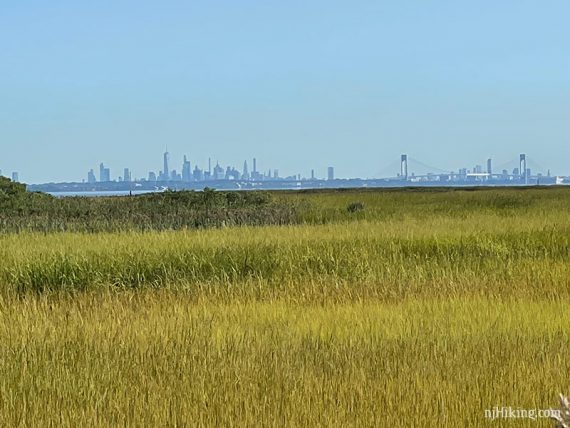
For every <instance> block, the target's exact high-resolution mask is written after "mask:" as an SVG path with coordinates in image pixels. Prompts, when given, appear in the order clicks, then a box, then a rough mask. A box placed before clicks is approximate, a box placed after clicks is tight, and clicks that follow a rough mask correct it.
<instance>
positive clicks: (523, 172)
mask: <svg viewBox="0 0 570 428" xmlns="http://www.w3.org/2000/svg"><path fill="white" fill-rule="evenodd" d="M166 150H167V151H165V152H164V153H163V154H162V169H159V170H157V169H152V170H149V171H147V172H146V173H136V169H132V167H131V166H124V167H123V168H121V169H119V170H118V172H116V173H113V172H112V168H110V167H109V166H108V165H107V164H105V162H100V163H99V167H98V170H96V169H95V168H91V169H89V171H87V174H86V177H83V178H81V179H76V180H71V181H68V182H61V183H87V184H95V183H111V182H119V183H120V182H139V183H152V182H155V183H163V184H167V183H174V182H183V183H190V182H208V181H224V180H225V181H251V182H255V181H258V182H261V181H275V180H284V181H301V180H303V181H319V180H327V181H333V180H337V179H343V180H388V179H390V180H402V179H403V180H404V181H411V182H413V181H417V182H419V181H440V180H441V181H449V182H450V183H451V182H453V181H465V180H467V179H478V180H482V179H485V180H490V179H494V180H495V181H504V182H505V184H509V183H511V184H520V180H518V179H520V178H524V180H525V183H526V182H527V181H528V180H527V179H529V178H533V179H536V178H541V177H544V178H551V177H559V178H560V179H566V178H567V177H566V176H565V175H561V174H552V173H551V170H550V168H547V167H544V166H542V165H540V164H538V163H537V162H536V161H535V160H534V159H533V158H532V157H528V156H527V155H526V154H520V155H518V158H513V159H511V160H510V161H508V162H503V163H499V164H495V160H494V159H493V158H487V159H486V160H485V162H482V163H476V162H471V163H470V165H472V167H469V166H466V165H463V166H460V167H456V168H448V169H441V168H439V167H434V166H429V165H426V164H425V163H423V162H422V161H419V160H417V159H414V158H413V157H411V156H409V155H408V154H401V155H400V157H399V161H398V162H396V161H395V160H392V162H391V163H390V164H388V165H385V166H384V168H383V170H384V171H386V173H385V174H378V175H376V176H375V177H364V176H362V175H358V176H353V177H350V176H339V175H338V174H337V173H336V169H335V166H332V165H329V166H328V167H327V168H326V169H325V171H319V170H315V169H314V168H312V169H310V171H307V172H305V173H295V174H281V175H280V173H279V168H271V167H269V168H268V167H265V168H264V167H263V166H262V167H261V168H259V166H258V161H257V158H256V157H253V158H250V159H245V160H244V162H243V166H242V167H241V168H239V167H236V166H235V165H231V164H224V163H220V160H218V159H216V160H215V161H213V160H212V158H208V162H207V164H206V165H200V164H198V163H193V162H192V161H191V159H190V158H189V156H188V155H186V154H184V155H182V158H181V163H180V164H179V162H178V160H173V159H172V158H171V154H170V152H169V151H168V148H167V149H166ZM248 161H249V162H251V163H250V164H249V165H250V166H248ZM467 165H469V164H467ZM497 165H498V166H497ZM0 175H8V174H5V173H3V172H2V170H1V169H0ZM10 176H11V178H12V180H13V181H19V176H20V172H19V171H13V172H12V173H11V174H10ZM446 176H447V178H445V177H446ZM517 180H518V181H517ZM553 180H554V181H553V183H550V184H554V183H556V179H553ZM22 181H23V182H25V180H22ZM48 183H57V182H55V181H46V182H44V183H32V182H28V184H33V185H35V184H48ZM527 184H528V183H527ZM544 184H546V183H544ZM560 184H562V182H561V183H560Z"/></svg>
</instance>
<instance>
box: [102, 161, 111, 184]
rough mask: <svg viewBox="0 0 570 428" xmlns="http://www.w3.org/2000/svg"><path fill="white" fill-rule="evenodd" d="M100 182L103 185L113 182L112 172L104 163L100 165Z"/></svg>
mask: <svg viewBox="0 0 570 428" xmlns="http://www.w3.org/2000/svg"><path fill="white" fill-rule="evenodd" d="M99 181H100V182H102V183H106V182H109V181H111V170H110V169H109V168H105V165H104V164H103V163H101V164H99Z"/></svg>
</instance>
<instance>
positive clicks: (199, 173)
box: [192, 165, 204, 181]
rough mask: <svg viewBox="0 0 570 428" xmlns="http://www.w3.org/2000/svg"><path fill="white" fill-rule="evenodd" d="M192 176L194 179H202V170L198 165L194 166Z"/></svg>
mask: <svg viewBox="0 0 570 428" xmlns="http://www.w3.org/2000/svg"><path fill="white" fill-rule="evenodd" d="M192 176H193V177H194V181H204V171H202V170H201V169H200V168H198V165H196V166H195V167H194V172H193V173H192Z"/></svg>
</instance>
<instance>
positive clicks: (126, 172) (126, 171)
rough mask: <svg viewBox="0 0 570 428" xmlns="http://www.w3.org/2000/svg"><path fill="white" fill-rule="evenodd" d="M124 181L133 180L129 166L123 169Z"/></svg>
mask: <svg viewBox="0 0 570 428" xmlns="http://www.w3.org/2000/svg"><path fill="white" fill-rule="evenodd" d="M123 181H126V182H130V181H131V171H130V170H129V168H125V169H124V171H123Z"/></svg>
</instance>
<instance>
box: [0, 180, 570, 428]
mask: <svg viewBox="0 0 570 428" xmlns="http://www.w3.org/2000/svg"><path fill="white" fill-rule="evenodd" d="M0 184H2V186H3V190H1V189H0V232H1V233H0V425H1V426H46V425H47V426H117V425H121V426H126V425H128V426H165V425H167V426H299V427H301V426H354V427H361V426H382V427H384V426H385V427H397V426H402V427H410V426H416V427H423V426H434V427H435V426H450V427H465V426H493V425H494V426H517V427H519V426H532V427H536V426H553V425H552V422H551V421H549V420H547V419H542V420H531V419H511V420H506V419H504V420H496V421H494V422H491V421H490V420H488V419H486V418H485V410H486V409H492V408H493V407H496V406H498V407H502V406H511V407H513V408H522V409H546V408H550V407H556V406H557V395H558V393H566V394H567V393H570V356H569V349H570V347H569V344H570V189H565V188H559V187H552V188H496V189H495V188H485V189H455V190H454V189H400V190H349V191H313V192H275V193H258V192H249V193H247V192H244V193H241V192H240V193H238V192H234V193H231V192H230V193H224V192H216V191H206V192H196V193H194V192H166V193H164V194H157V195H145V196H136V197H116V198H92V199H91V198H65V199H55V198H51V197H48V196H46V195H32V194H29V193H25V192H24V191H23V190H22V188H19V187H18V186H15V185H12V184H11V183H8V182H6V181H5V182H3V183H0Z"/></svg>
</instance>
